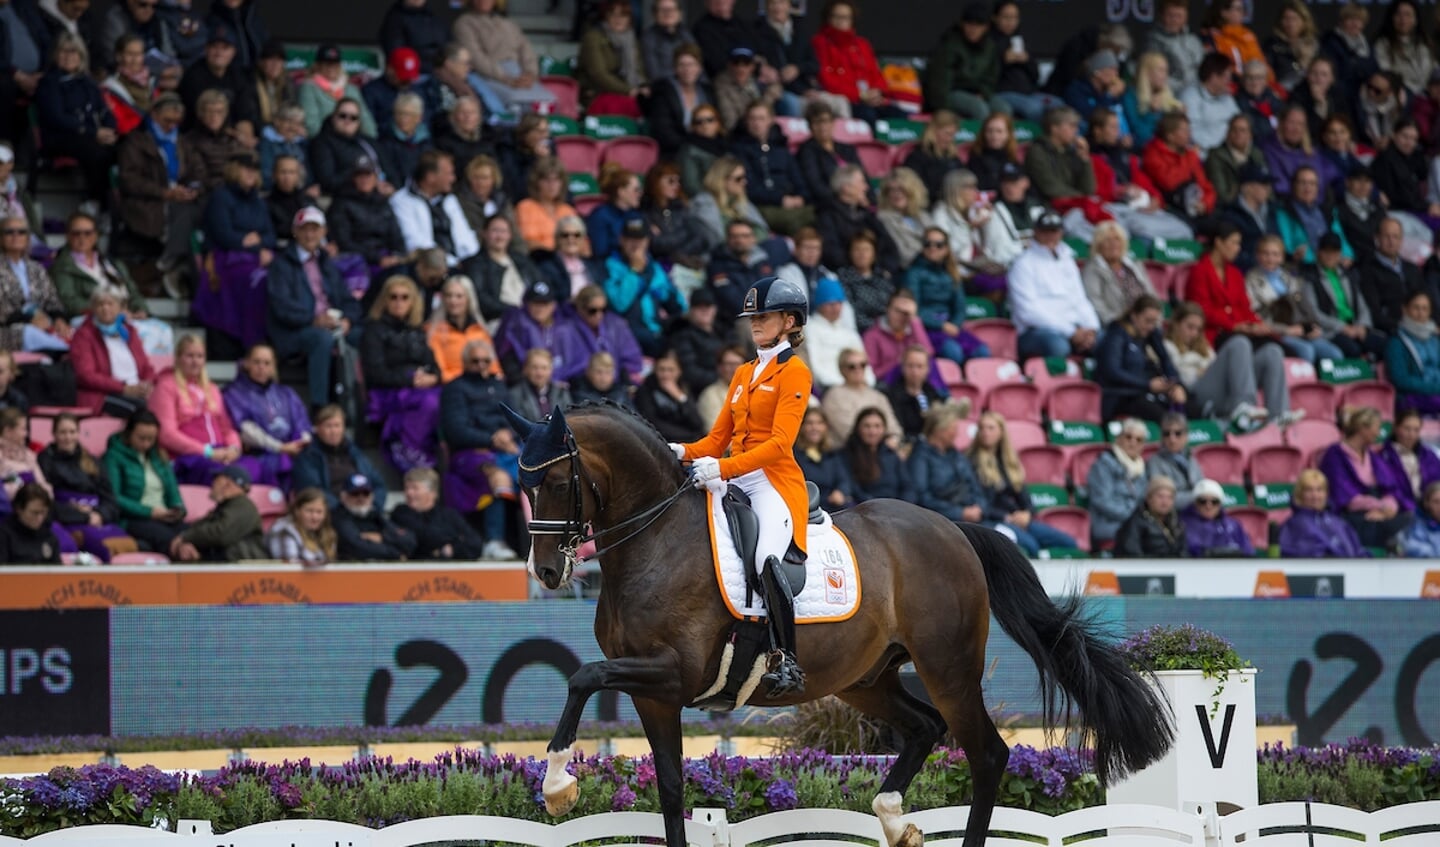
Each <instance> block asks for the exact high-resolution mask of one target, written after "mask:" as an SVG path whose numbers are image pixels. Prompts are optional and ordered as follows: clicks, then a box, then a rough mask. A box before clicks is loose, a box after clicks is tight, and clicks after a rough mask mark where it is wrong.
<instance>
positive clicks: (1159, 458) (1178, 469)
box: [1145, 412, 1205, 511]
mask: <svg viewBox="0 0 1440 847" xmlns="http://www.w3.org/2000/svg"><path fill="white" fill-rule="evenodd" d="M1189 442H1190V422H1189V421H1187V420H1186V419H1185V416H1184V415H1182V414H1180V413H1179V412H1167V413H1165V415H1164V417H1162V418H1160V449H1159V450H1158V451H1156V453H1155V454H1154V455H1152V456H1151V457H1150V458H1148V459H1146V460H1145V476H1146V478H1147V479H1154V478H1155V477H1157V476H1168V477H1170V479H1171V480H1172V481H1174V483H1175V508H1177V509H1179V510H1181V511H1184V510H1185V509H1187V508H1189V507H1190V504H1191V503H1193V502H1194V501H1195V491H1196V490H1197V489H1196V486H1198V485H1199V484H1200V483H1201V482H1203V481H1204V479H1205V472H1204V471H1202V470H1201V469H1200V465H1199V463H1197V462H1196V461H1195V457H1194V456H1192V455H1191V453H1190V447H1189Z"/></svg>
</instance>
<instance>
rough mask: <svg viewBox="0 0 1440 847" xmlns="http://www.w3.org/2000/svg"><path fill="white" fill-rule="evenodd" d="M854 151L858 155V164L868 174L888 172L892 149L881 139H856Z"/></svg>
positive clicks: (880, 174) (879, 174) (876, 174)
mask: <svg viewBox="0 0 1440 847" xmlns="http://www.w3.org/2000/svg"><path fill="white" fill-rule="evenodd" d="M855 152H856V154H858V155H859V156H860V166H861V167H862V168H864V169H865V173H867V174H869V175H870V176H884V175H885V174H888V173H890V157H891V156H892V155H893V153H894V151H892V150H891V149H890V145H889V144H886V143H885V142H883V141H875V140H873V139H872V140H868V141H858V142H856V143H855Z"/></svg>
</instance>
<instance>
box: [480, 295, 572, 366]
mask: <svg viewBox="0 0 1440 847" xmlns="http://www.w3.org/2000/svg"><path fill="white" fill-rule="evenodd" d="M558 299H559V298H558V297H557V296H556V288H555V284H554V283H553V282H551V281H550V280H548V279H535V280H531V282H530V284H529V285H528V286H526V287H525V294H524V296H523V297H522V298H521V305H520V308H518V309H509V310H507V311H506V312H505V314H504V317H503V318H502V319H501V321H500V329H499V331H498V332H497V333H496V338H498V339H499V344H498V345H497V351H498V353H499V357H500V366H501V368H502V369H503V370H504V372H505V379H506V380H507V381H508V382H512V383H513V382H516V381H517V380H519V379H520V370H521V368H522V367H523V365H524V362H525V357H526V355H527V354H528V353H529V352H530V351H531V350H534V349H537V348H538V349H543V350H551V351H553V350H555V349H556V342H557V338H556V335H557V333H558V332H559V329H560V326H561V324H560V323H559V322H558V321H557V320H556V317H557V315H556V312H557V311H558V305H557V300H558Z"/></svg>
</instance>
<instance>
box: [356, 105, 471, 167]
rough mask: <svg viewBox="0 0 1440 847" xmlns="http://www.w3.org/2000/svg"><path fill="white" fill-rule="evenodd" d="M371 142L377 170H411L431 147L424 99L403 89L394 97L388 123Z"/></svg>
mask: <svg viewBox="0 0 1440 847" xmlns="http://www.w3.org/2000/svg"><path fill="white" fill-rule="evenodd" d="M375 146H376V148H377V152H378V153H379V154H380V170H381V171H383V172H384V173H387V174H410V173H414V172H415V168H416V166H417V165H418V164H419V162H420V156H421V154H423V153H425V151H427V150H431V149H433V148H434V143H433V142H432V141H431V138H430V126H429V124H427V123H426V120H425V101H424V100H423V99H421V97H420V95H419V94H416V93H415V92H413V91H405V92H401V93H400V95H399V96H398V97H396V98H395V105H394V106H393V108H392V115H391V121H390V126H389V128H387V129H384V130H381V133H380V137H379V139H378V140H377V141H376V144H375ZM452 161H453V159H452Z"/></svg>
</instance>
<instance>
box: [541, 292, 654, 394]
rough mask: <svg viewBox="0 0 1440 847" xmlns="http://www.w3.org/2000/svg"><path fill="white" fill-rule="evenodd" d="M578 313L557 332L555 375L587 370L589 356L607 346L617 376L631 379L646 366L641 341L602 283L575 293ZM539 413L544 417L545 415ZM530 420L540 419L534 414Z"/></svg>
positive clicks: (562, 376)
mask: <svg viewBox="0 0 1440 847" xmlns="http://www.w3.org/2000/svg"><path fill="white" fill-rule="evenodd" d="M574 303H575V315H574V317H573V318H571V319H569V320H566V321H564V322H563V323H562V324H561V326H560V328H559V330H558V331H557V332H556V333H555V348H554V353H555V362H554V369H555V378H556V379H558V380H562V381H564V380H569V379H570V378H572V377H574V376H576V375H578V374H579V373H580V372H581V371H583V370H585V364H586V363H587V362H589V361H590V357H591V356H593V355H594V354H595V353H597V352H598V351H600V350H604V351H606V352H608V353H610V354H611V355H613V356H614V357H615V378H616V379H617V380H619V381H621V382H628V381H629V380H630V378H631V377H632V376H633V375H636V374H639V373H641V371H642V370H644V361H643V357H642V355H641V353H640V345H639V344H638V343H637V342H636V341H635V335H634V333H632V332H631V331H630V325H629V323H627V322H626V320H625V319H624V318H622V317H620V316H619V315H618V314H616V313H615V312H613V311H611V310H610V309H609V308H608V303H609V298H608V297H607V296H606V294H605V290H604V289H603V288H601V287H599V286H591V287H588V288H583V289H581V290H580V293H578V294H576V295H575V298H574ZM539 417H544V416H543V415H541V416H539ZM530 418H531V420H538V417H537V416H535V415H531V416H530Z"/></svg>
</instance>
